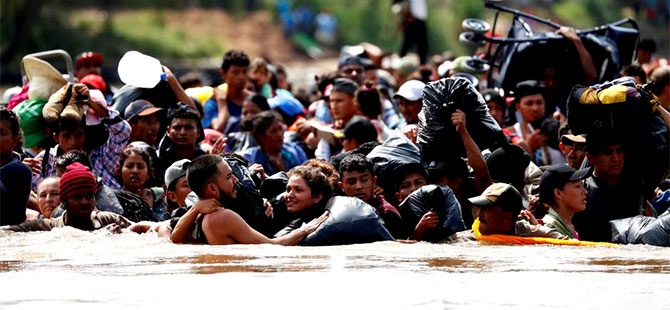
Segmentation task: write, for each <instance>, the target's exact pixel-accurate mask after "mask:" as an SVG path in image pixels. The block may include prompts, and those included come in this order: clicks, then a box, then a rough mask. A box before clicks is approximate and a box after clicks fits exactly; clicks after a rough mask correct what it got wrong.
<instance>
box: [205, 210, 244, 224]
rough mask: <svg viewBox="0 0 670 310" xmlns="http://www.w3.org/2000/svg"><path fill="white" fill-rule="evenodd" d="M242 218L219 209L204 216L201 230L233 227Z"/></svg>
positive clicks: (229, 211)
mask: <svg viewBox="0 0 670 310" xmlns="http://www.w3.org/2000/svg"><path fill="white" fill-rule="evenodd" d="M241 219H242V218H241V217H240V216H239V215H237V213H235V211H232V210H229V209H223V208H221V209H219V210H216V211H214V212H212V213H209V214H206V215H204V218H203V219H202V228H203V229H208V228H212V227H216V228H217V229H224V228H227V227H230V226H235V224H238V222H239V221H240V220H241Z"/></svg>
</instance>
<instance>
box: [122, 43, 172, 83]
mask: <svg viewBox="0 0 670 310" xmlns="http://www.w3.org/2000/svg"><path fill="white" fill-rule="evenodd" d="M118 71H119V77H120V78H121V81H122V82H123V83H125V84H128V85H132V86H137V87H142V88H154V87H155V86H156V85H158V83H159V82H160V81H161V80H165V79H166V76H165V73H164V72H163V67H162V66H161V62H160V61H158V59H156V58H153V57H151V56H148V55H144V54H142V53H140V52H138V51H128V52H126V54H125V55H123V57H121V60H119V67H118Z"/></svg>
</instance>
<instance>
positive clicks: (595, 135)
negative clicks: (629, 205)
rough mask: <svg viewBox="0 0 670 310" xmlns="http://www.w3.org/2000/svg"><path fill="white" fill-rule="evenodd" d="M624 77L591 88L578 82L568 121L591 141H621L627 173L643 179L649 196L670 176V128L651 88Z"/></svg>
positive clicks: (575, 130)
mask: <svg viewBox="0 0 670 310" xmlns="http://www.w3.org/2000/svg"><path fill="white" fill-rule="evenodd" d="M647 88H648V85H644V86H637V85H635V81H634V80H633V79H632V78H630V77H623V78H619V79H616V80H613V81H609V82H606V83H603V84H597V85H593V86H589V87H585V86H581V85H577V86H575V87H574V88H573V90H572V92H571V94H570V97H569V99H568V103H567V107H568V113H567V116H568V124H569V125H570V129H571V130H572V133H573V134H575V135H578V134H586V135H587V142H588V141H592V142H595V141H598V140H602V141H617V142H619V143H621V144H623V145H624V146H625V150H626V163H625V165H624V170H625V171H624V173H627V174H634V175H637V176H639V177H641V178H642V180H643V181H644V186H645V196H646V197H651V196H650V195H651V192H652V191H653V190H654V189H655V188H656V186H657V185H658V184H659V183H660V182H661V180H663V179H665V178H667V177H668V173H669V172H670V169H669V166H670V161H669V160H668V158H670V157H669V156H670V153H669V152H668V150H669V145H668V128H667V127H666V125H665V122H664V121H663V119H662V118H661V115H660V113H659V112H658V111H657V109H658V106H659V101H658V98H657V97H656V96H654V95H653V94H652V93H651V92H650V91H649V90H648V89H647Z"/></svg>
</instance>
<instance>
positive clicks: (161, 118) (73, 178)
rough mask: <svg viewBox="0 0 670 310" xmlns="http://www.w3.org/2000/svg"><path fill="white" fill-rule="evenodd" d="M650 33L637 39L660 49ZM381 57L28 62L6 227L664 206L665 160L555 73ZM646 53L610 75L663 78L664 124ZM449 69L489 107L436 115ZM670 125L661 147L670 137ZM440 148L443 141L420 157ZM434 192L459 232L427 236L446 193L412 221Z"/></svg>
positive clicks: (307, 226)
mask: <svg viewBox="0 0 670 310" xmlns="http://www.w3.org/2000/svg"><path fill="white" fill-rule="evenodd" d="M561 33H562V34H564V36H565V37H566V40H570V41H571V42H575V43H574V44H575V46H576V47H577V50H578V52H579V53H580V61H581V63H576V64H575V65H576V66H578V67H580V68H583V70H584V73H585V74H584V76H585V80H584V83H583V84H584V85H586V86H589V85H595V86H593V87H602V88H605V87H607V86H602V85H603V84H600V85H601V86H598V85H596V83H598V82H604V81H597V76H596V75H595V71H592V70H595V67H593V64H592V63H589V61H590V58H589V57H588V52H586V55H584V54H583V53H581V52H582V50H580V49H579V47H580V44H581V42H579V40H580V39H579V37H576V36H575V35H574V32H570V30H562V32H561ZM643 42H646V43H644V44H640V48H645V47H647V46H649V43H648V42H650V41H643ZM638 55H640V56H641V57H642V56H643V55H647V54H645V53H643V52H640V53H638ZM375 56H376V54H374V53H369V54H368V53H366V52H365V51H363V52H362V53H361V54H358V55H343V56H342V57H341V58H340V59H339V61H338V65H337V68H333V71H332V72H324V73H323V74H321V75H319V76H317V77H315V83H314V87H313V90H314V91H313V92H311V93H310V92H307V94H305V92H297V91H296V92H295V95H294V92H293V89H292V86H291V83H290V82H289V81H290V77H289V76H287V73H286V70H285V69H284V68H283V67H282V66H281V65H280V64H277V63H272V62H271V61H270V60H268V59H264V58H260V57H250V56H249V55H247V54H246V53H245V52H244V51H241V50H229V51H228V52H226V53H225V55H224V56H223V60H222V63H221V68H220V77H221V80H222V81H223V83H221V84H218V85H211V86H210V85H203V79H202V78H201V77H200V76H199V75H198V73H197V72H195V73H189V74H186V75H184V76H182V77H180V78H178V77H177V76H175V75H174V74H173V73H172V71H171V70H170V69H169V68H168V67H165V66H163V71H164V73H165V78H164V79H163V80H162V81H161V82H160V83H159V84H158V85H157V86H155V87H154V88H151V89H147V88H141V87H136V86H133V85H124V86H123V87H122V88H120V89H114V88H113V87H111V86H110V85H108V83H106V82H105V81H104V79H103V78H102V77H101V72H100V68H101V65H102V61H103V59H102V56H101V55H100V54H97V53H95V52H86V53H83V54H81V55H79V56H78V57H77V59H76V62H75V63H76V71H75V72H76V73H75V75H76V79H75V82H74V83H70V82H68V81H67V80H66V79H65V78H63V76H62V75H61V74H60V73H59V72H58V71H57V70H56V69H55V68H53V67H52V66H51V65H50V64H49V63H48V62H46V61H44V60H41V59H38V58H30V57H29V58H27V59H26V60H24V63H25V69H26V73H27V76H28V78H29V83H27V84H26V85H25V86H24V87H23V89H22V90H21V91H20V92H19V93H17V94H15V95H13V96H12V97H11V100H10V101H9V104H8V106H7V107H2V108H0V165H1V167H2V168H0V187H1V190H2V196H1V199H2V201H1V205H0V225H7V226H4V228H3V229H8V230H12V231H37V230H51V229H53V228H56V227H63V226H71V227H74V228H77V229H82V230H97V229H101V228H106V229H109V230H111V231H113V232H126V233H130V232H135V233H144V232H149V231H151V232H156V233H157V234H158V235H159V236H161V237H165V238H169V239H170V240H171V241H172V242H175V243H206V244H234V243H243V244H255V243H274V244H281V245H296V244H298V243H300V242H301V240H303V238H305V237H306V236H308V235H309V234H311V233H313V232H314V231H316V230H317V229H319V227H320V226H321V225H322V224H323V223H326V222H327V221H328V219H329V217H332V216H333V215H332V213H331V212H330V211H332V210H333V208H334V206H333V205H332V203H331V204H329V202H332V201H333V199H335V197H337V196H348V197H354V198H356V199H359V200H360V201H362V202H364V204H362V205H364V206H369V207H370V208H371V209H372V210H374V213H375V214H376V216H377V217H378V218H379V219H380V222H381V223H382V224H383V227H384V228H385V229H386V230H388V232H389V233H390V235H392V236H393V238H394V239H395V240H399V241H400V240H416V241H421V240H426V241H431V242H462V241H467V240H476V238H475V232H474V231H473V228H474V229H477V230H478V232H479V233H481V234H484V235H495V234H502V235H512V236H531V237H548V238H556V239H574V240H588V241H607V242H610V241H612V236H611V230H610V226H609V223H610V221H613V220H618V219H624V218H629V217H634V216H639V215H644V216H649V217H658V216H662V215H663V214H666V215H667V214H668V211H667V209H668V204H669V202H670V190H669V187H670V181H669V180H668V179H665V178H667V177H668V176H667V169H666V168H667V166H668V165H667V161H669V160H668V158H664V159H662V160H665V161H666V163H665V164H663V163H662V162H661V164H660V165H659V166H657V167H651V168H650V167H648V166H645V165H640V163H639V161H644V158H640V157H635V156H632V155H628V154H627V153H629V152H631V153H632V152H633V151H634V149H632V148H629V147H631V146H630V145H629V144H628V143H629V140H627V139H626V138H625V137H623V136H619V135H617V134H616V133H614V132H612V133H609V134H603V133H595V132H594V133H589V134H581V133H580V134H575V133H573V132H572V130H571V128H570V126H569V122H568V115H567V113H565V111H566V107H565V106H566V104H565V103H559V104H555V103H552V104H549V103H550V102H555V101H556V100H555V98H550V97H548V96H553V95H555V93H552V92H550V91H549V90H550V89H548V87H547V86H546V85H545V84H546V82H547V81H543V78H544V77H543V76H538V77H537V78H536V79H535V80H527V81H521V82H519V83H518V84H517V85H516V87H515V88H514V89H506V90H501V89H498V88H496V89H493V88H488V89H487V88H486V81H485V80H484V79H479V78H478V77H477V76H476V75H475V74H469V73H467V72H466V71H464V69H463V67H465V66H464V65H463V59H459V58H460V57H459V58H456V59H439V60H435V59H437V58H439V57H437V56H436V57H434V58H432V60H431V59H429V60H427V61H425V60H424V59H423V58H422V59H421V63H423V62H424V61H425V63H426V64H420V63H419V62H418V61H417V62H416V63H413V62H412V61H404V60H403V61H402V62H401V65H400V66H399V67H393V66H387V61H386V59H382V58H379V57H375ZM422 57H423V56H422ZM650 63H651V60H650V59H649V58H647V59H642V58H640V59H639V61H638V62H637V63H634V64H632V65H630V66H627V67H626V68H623V69H622V70H621V72H620V76H622V77H624V76H633V77H634V78H635V80H628V79H625V78H624V79H623V80H617V81H619V82H617V83H619V84H616V83H614V84H616V85H624V86H626V87H630V88H634V89H645V90H646V89H647V88H644V87H643V86H642V85H647V84H646V83H647V82H648V81H653V82H654V84H648V85H652V86H653V87H651V88H650V89H651V93H653V95H655V96H653V95H652V97H651V99H650V100H649V102H651V103H650V105H649V107H648V110H649V111H651V112H650V113H652V114H653V115H652V116H653V117H656V116H658V117H659V119H661V120H663V122H664V123H663V124H662V126H661V128H662V129H663V130H664V132H665V133H667V132H668V128H669V127H670V126H669V125H670V117H668V115H669V114H668V112H667V111H668V109H670V83H669V80H670V67H668V66H663V65H656V66H654V65H651V64H650ZM445 66H446V67H445ZM447 80H450V81H458V83H466V86H467V87H468V88H469V89H473V90H474V91H475V93H476V96H475V97H474V98H475V99H474V101H473V102H460V103H459V104H460V106H462V107H467V106H474V105H477V104H478V102H481V103H485V106H484V110H482V111H484V113H483V114H480V115H479V116H478V115H475V114H472V113H470V111H464V110H467V109H466V108H456V109H454V110H450V111H449V112H448V113H447V114H446V115H440V116H439V117H442V118H443V119H441V120H437V119H436V117H438V116H436V115H434V114H429V113H428V112H426V111H427V107H426V105H427V104H429V102H428V101H427V99H426V92H427V91H428V90H427V89H428V87H429V86H428V85H433V84H434V83H438V82H439V81H447ZM462 81H465V82H462ZM612 87H614V86H612ZM460 98H469V97H466V96H463V97H460ZM463 100H465V99H463ZM468 100H470V99H468ZM478 100H479V101H478ZM573 115H574V114H571V115H569V116H570V117H581V118H587V119H588V118H589V117H590V116H589V115H577V116H573ZM483 118H487V119H490V120H492V122H491V123H490V125H489V127H488V128H489V129H490V130H491V132H492V133H495V134H498V133H499V134H500V137H499V138H496V139H492V140H495V143H492V144H487V145H486V146H485V147H484V146H483V144H482V143H481V142H480V141H478V139H479V138H478V137H479V135H477V134H474V133H473V132H471V131H472V130H474V129H473V128H474V127H473V126H474V125H476V124H477V123H479V122H482V121H483V120H482V119H483ZM437 121H440V122H446V123H447V125H448V126H447V127H448V129H449V130H450V131H451V132H450V133H449V134H447V135H445V136H444V138H440V137H438V139H437V140H435V141H434V142H431V144H435V143H437V144H440V145H439V147H438V146H435V145H428V146H427V145H426V140H425V137H424V135H425V133H426V132H427V131H429V130H431V126H433V124H434V122H437ZM663 126H665V127H663ZM648 134H651V133H648ZM492 135H493V134H492ZM667 138H668V137H667V135H666V136H665V140H664V141H662V142H661V143H660V145H657V146H658V147H659V148H661V149H663V148H665V150H667V143H668V139H667ZM422 139H423V140H422ZM392 140H393V141H401V142H402V143H406V144H407V145H409V146H410V147H411V148H415V149H416V152H414V153H412V154H410V156H409V157H410V158H402V160H398V161H397V162H396V163H395V166H394V167H393V169H392V170H391V171H385V172H388V173H384V174H380V169H382V170H383V169H386V170H389V169H388V167H379V166H378V164H377V163H376V162H375V160H374V159H373V158H372V155H371V154H373V153H374V152H375V150H376V149H377V148H379V147H384V145H385V144H386V143H387V142H388V141H392ZM452 146H453V148H452ZM431 147H432V149H433V150H434V149H441V150H446V151H445V152H444V154H442V153H438V154H435V153H431V154H430V156H427V155H426V154H425V153H422V152H423V151H424V150H427V149H429V148H431ZM459 148H462V149H463V150H464V152H463V153H462V154H461V153H459V152H457V151H456V150H457V149H459ZM451 149H453V150H454V151H453V154H448V153H450V150H451ZM391 152H393V150H391ZM389 156H391V157H392V156H394V155H393V154H391V155H389ZM398 156H400V157H401V155H398ZM403 156H404V155H403ZM639 167H645V168H644V169H647V170H649V169H651V170H654V171H653V172H654V173H647V172H649V171H647V170H645V171H638V169H637V168H639ZM664 167H665V168H664ZM649 175H654V177H649ZM430 186H433V187H430ZM428 187H430V189H432V188H448V189H449V190H445V191H444V193H446V195H447V199H452V198H453V200H454V201H456V202H457V206H458V212H457V214H458V215H459V218H458V219H457V220H458V221H459V222H460V223H462V228H461V229H458V230H460V231H453V232H452V233H448V234H444V235H440V236H441V237H440V238H437V239H436V238H435V234H431V231H434V230H436V229H438V228H440V226H441V225H442V223H444V222H445V215H444V212H440V211H439V210H437V208H438V207H437V205H435V206H433V205H430V206H428V207H426V208H425V209H426V210H427V211H426V212H425V213H424V214H422V215H421V216H420V218H419V219H418V220H416V221H415V220H411V219H409V218H408V216H407V214H408V213H407V210H403V208H408V207H407V205H408V204H410V203H407V201H408V199H410V198H411V197H410V196H412V195H417V194H416V193H417V192H418V191H420V190H421V189H428ZM261 197H262V198H261ZM450 220H453V218H452V219H450Z"/></svg>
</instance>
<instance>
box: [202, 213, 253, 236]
mask: <svg viewBox="0 0 670 310" xmlns="http://www.w3.org/2000/svg"><path fill="white" fill-rule="evenodd" d="M244 225H245V223H244V220H242V218H241V217H240V216H239V215H237V213H235V212H234V211H231V210H227V209H220V210H217V211H214V212H212V213H210V214H207V215H205V217H204V218H203V220H202V231H203V233H204V234H205V238H206V239H207V243H208V244H232V243H237V242H236V241H235V238H234V237H233V235H235V233H236V232H239V231H242V230H243V226H244Z"/></svg>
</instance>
